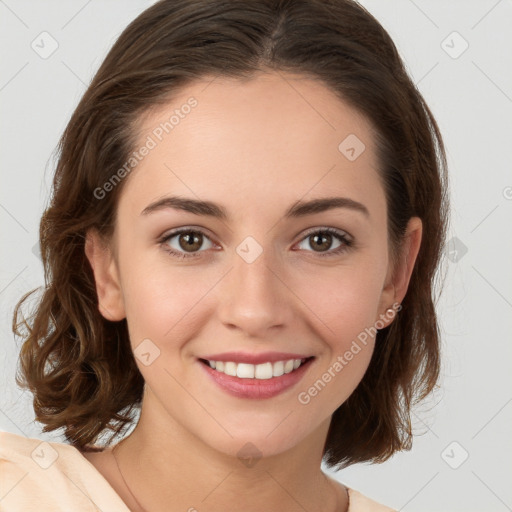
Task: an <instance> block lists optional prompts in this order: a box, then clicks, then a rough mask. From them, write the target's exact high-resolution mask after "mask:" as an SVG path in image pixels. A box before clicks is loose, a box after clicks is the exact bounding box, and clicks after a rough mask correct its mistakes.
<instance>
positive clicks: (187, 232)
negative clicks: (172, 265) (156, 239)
mask: <svg viewBox="0 0 512 512" xmlns="http://www.w3.org/2000/svg"><path fill="white" fill-rule="evenodd" d="M205 240H208V242H209V243H210V247H206V248H207V249H209V248H211V247H212V246H213V244H212V242H211V241H210V239H209V238H208V237H207V236H206V235H205V234H204V233H203V232H202V231H198V230H193V229H182V230H179V231H174V232H172V233H169V234H168V235H167V236H165V237H164V238H163V239H162V240H161V243H162V244H163V246H164V248H165V250H166V251H167V252H169V253H170V254H172V255H173V256H177V257H179V258H187V257H195V256H200V255H201V253H202V252H205V251H201V250H200V249H201V247H202V246H203V245H204V242H205ZM187 253H188V254H187Z"/></svg>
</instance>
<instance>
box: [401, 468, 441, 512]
mask: <svg viewBox="0 0 512 512" xmlns="http://www.w3.org/2000/svg"><path fill="white" fill-rule="evenodd" d="M437 475H439V471H438V472H437V473H436V474H435V475H434V476H433V477H432V478H431V479H430V480H429V481H428V482H427V483H426V484H425V485H424V486H423V487H422V488H421V489H420V490H419V491H418V492H417V493H416V494H415V495H414V496H413V497H412V498H411V499H410V500H409V501H407V502H406V503H405V504H404V505H402V506H401V507H400V508H399V509H398V512H399V511H400V510H403V508H404V507H406V506H407V505H408V504H409V503H410V502H411V501H412V500H413V499H414V498H416V496H418V494H419V493H420V492H422V491H423V489H425V487H427V485H429V484H430V482H432V480H434V478H436V476H437Z"/></svg>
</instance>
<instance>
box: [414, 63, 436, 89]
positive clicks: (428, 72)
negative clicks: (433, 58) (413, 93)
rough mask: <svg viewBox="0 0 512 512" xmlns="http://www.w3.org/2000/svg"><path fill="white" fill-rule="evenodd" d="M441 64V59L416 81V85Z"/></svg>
mask: <svg viewBox="0 0 512 512" xmlns="http://www.w3.org/2000/svg"><path fill="white" fill-rule="evenodd" d="M438 64H439V61H437V62H436V63H435V64H434V65H433V66H432V67H431V68H430V69H429V70H428V71H427V72H426V73H425V74H424V75H423V76H422V77H421V78H420V79H419V80H418V81H417V82H416V85H419V83H420V82H421V81H422V80H423V79H424V78H425V77H426V76H427V75H428V74H430V72H431V71H432V70H433V69H434V68H435V67H437V66H438Z"/></svg>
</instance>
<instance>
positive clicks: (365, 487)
mask: <svg viewBox="0 0 512 512" xmlns="http://www.w3.org/2000/svg"><path fill="white" fill-rule="evenodd" d="M152 3H153V2H151V1H144V0H137V1H135V0H130V1H127V0H122V1H121V0H115V1H114V0H111V1H99V0H89V1H86V0H72V1H70V0H66V1H48V0H47V1H45V2H40V1H36V0H33V1H28V0H16V1H15V0H0V40H1V44H0V52H1V62H2V65H1V69H0V108H1V117H0V120H1V121H0V133H1V136H0V144H1V149H0V162H1V167H0V168H1V173H2V175H1V189H0V226H1V234H0V237H1V238H0V244H1V264H0V304H1V308H0V311H1V327H0V328H1V345H0V346H1V365H2V371H1V375H0V378H1V380H0V386H1V388H0V389H1V396H0V429H2V430H8V431H11V432H14V433H17V434H21V435H25V436H28V437H37V438H40V439H42V440H46V441H59V442H63V437H61V436H59V435H58V434H56V433H53V434H43V433H42V432H41V425H40V424H38V423H36V422H35V421H34V412H33V409H32V406H31V398H32V397H31V395H30V393H29V392H27V391H24V392H22V391H21V390H20V389H18V388H17V386H16V384H15V382H14V373H15V368H16V364H17V354H18V350H19V344H18V342H17V341H16V340H15V339H14V335H13V334H12V331H11V322H12V313H13V309H14V305H15V303H16V301H17V300H18V299H19V298H20V297H21V295H22V294H23V293H25V292H27V291H29V290H32V289H33V288H37V287H39V286H41V285H42V284H43V283H44V279H43V272H42V264H41V260H40V258H39V255H38V228H39V220H40V216H41V214H42V212H43V210H44V208H45V206H46V204H47V201H48V198H49V191H50V187H49V185H50V182H51V178H52V174H53V170H54V166H55V161H54V158H53V156H52V155H53V152H54V150H55V147H56V144H57V141H58V138H59V136H60V135H61V133H62V131H63V130H64V128H65V126H66V124H67V122H68V120H69V117H70V115H71V113H72V112H73V109H74V108H75V106H76V104H77V102H78V100H79V98H80V97H81V95H82V94H83V92H84V91H85V89H86V86H87V84H88V83H89V81H90V80H91V78H92V76H93V74H94V73H95V71H96V70H97V68H98V66H99V65H100V63H101V62H102V60H103V58H104V57H105V55H106V53H107V51H108V50H109V49H110V47H111V46H112V44H113V43H114V41H115V40H116V38H117V37H118V35H119V34H120V33H121V31H122V30H123V29H124V28H125V27H126V26H127V24H128V23H129V22H131V21H132V20H133V19H134V18H135V17H136V16H137V15H138V14H139V13H140V12H141V11H143V10H144V9H145V8H147V7H148V6H149V5H151V4H152ZM361 3H362V4H363V5H364V6H365V7H366V8H367V9H368V10H369V11H370V12H371V13H372V14H374V16H375V17H376V18H377V19H378V20H379V21H380V22H381V23H382V24H383V26H384V27H385V28H386V29H387V30H388V32H389V33H390V35H391V37H392V38H393V39H394V41H395V43H396V45H397V47H398V49H399V51H400V53H401V55H402V56H403V58H404V60H405V62H406V65H407V69H408V71H409V73H410V75H411V76H412V78H413V80H414V81H415V83H416V84H417V85H418V87H419V89H420V91H421V92H422V94H423V95H424V97H425V99H426V100H427V103H428V104H429V106H430V107H431V109H432V111H433V113H434V116H435V117H436V119H437V121H438V123H439V126H440V128H441V131H442V134H443V136H444V140H445V143H446V147H447V152H448V163H449V173H450V193H451V203H452V211H451V217H452V219H451V225H450V232H449V237H448V238H449V240H450V243H449V247H448V250H447V252H446V253H445V256H444V262H443V265H444V266H445V268H446V283H445V286H444V291H443V294H442V296H441V299H440V301H439V303H438V306H437V308H438V313H439V316H440V320H441V334H442V344H443V370H442V378H441V382H440V383H441V388H440V390H439V391H438V392H437V393H436V394H435V396H432V397H431V398H430V399H429V400H428V401H427V402H426V403H425V404H424V405H423V406H422V407H420V408H418V409H416V410H415V412H414V414H413V419H414V430H415V432H416V433H417V436H416V438H415V441H414V445H413V448H412V450H411V451H409V452H402V453H399V454H397V455H395V456H394V457H393V458H392V459H390V460H389V461H387V462H385V463H384V464H380V465H369V464H363V465H356V466H352V467H350V468H347V469H345V470H342V471H340V472H338V473H336V478H338V479H339V480H340V481H342V482H344V483H345V484H347V485H349V486H351V487H353V488H355V489H358V490H359V491H361V492H363V493H365V494H367V495H369V496H371V497H372V498H373V499H375V500H377V501H381V502H383V503H385V504H387V505H389V506H393V507H395V508H396V509H398V510H404V511H418V512H422V511H425V512H426V511H429V512H436V511H439V512H441V511H452V512H456V511H461V512H462V511H464V512H468V511H486V512H491V511H495V512H500V511H506V510H512V486H511V485H510V482H511V477H512V471H511V470H512V457H511V454H512V442H511V435H510V432H511V431H512V429H511V428H510V426H511V423H512V421H511V420H512V403H511V402H512V385H511V382H512V371H511V370H512V357H511V356H512V343H511V341H512V340H511V335H510V333H511V329H512V265H511V262H512V259H511V254H512V250H511V249H512V229H511V224H512V222H511V221H512V172H511V160H512V159H511V156H512V150H511V147H512V66H511V64H512V59H511V50H512V31H511V30H510V27H511V26H512V2H511V1H510V0H508V1H505V0H501V1H496V0H480V1H468V0H459V1H453V0H452V1H450V2H447V1H443V0H437V1H435V0H429V1H427V0H423V1H420V0H415V1H412V0H393V1H390V0H386V1H383V0H364V1H362V2H361ZM43 32H47V33H48V34H41V33H43ZM41 38H46V39H45V44H44V50H43V49H42V48H41V46H43V45H41V44H40V43H39V47H38V46H37V45H36V44H35V43H37V41H40V40H41ZM34 41H35V43H34ZM52 45H53V46H52ZM55 45H57V46H55ZM53 47H55V48H53ZM36 48H37V50H36ZM53 50H54V51H53ZM44 51H46V52H52V51H53V53H51V55H44ZM41 53H43V55H41Z"/></svg>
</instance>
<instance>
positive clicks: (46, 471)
mask: <svg viewBox="0 0 512 512" xmlns="http://www.w3.org/2000/svg"><path fill="white" fill-rule="evenodd" d="M348 492H349V498H350V506H349V512H394V511H393V509H391V508H388V507H385V506H384V505H380V504H379V503H376V502H375V501H373V500H371V499H369V498H367V497H366V496H364V495H363V494H361V493H360V492H358V491H356V490H354V489H350V488H349V489H348ZM98 510H100V511H101V512H130V509H129V508H128V507H127V505H126V504H125V503H124V501H123V500H122V499H121V498H120V496H119V495H118V494H117V493H116V491H115V490H114V489H113V487H112V486H111V485H110V483H109V482H108V481H107V480H106V479H105V478H104V477H103V475H102V474H101V473H100V472H99V471H98V470H97V469H96V468H95V467H94V466H93V465H92V464H91V463H90V462H89V461H88V460H87V459H86V458H85V457H84V456H83V455H82V454H81V453H80V451H79V450H78V449H77V448H75V447H74V446H71V445H69V444H65V443H56V442H46V441H42V440H40V439H35V438H26V437H23V436H21V435H18V434H13V433H11V432H4V431H0V512H29V511H37V512H59V511H62V512H64V511H65V512H70V511H73V512H89V511H90V512H98Z"/></svg>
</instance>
